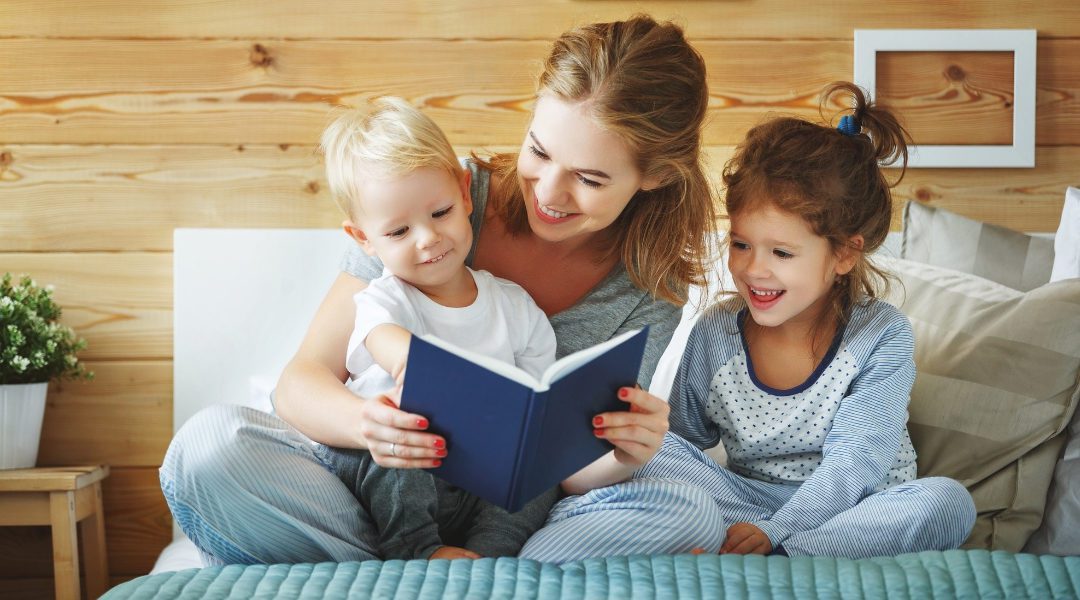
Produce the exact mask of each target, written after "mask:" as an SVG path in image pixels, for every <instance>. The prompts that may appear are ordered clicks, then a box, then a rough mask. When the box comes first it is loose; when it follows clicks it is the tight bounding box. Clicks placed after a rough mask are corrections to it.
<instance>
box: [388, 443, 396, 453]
mask: <svg viewBox="0 0 1080 600" xmlns="http://www.w3.org/2000/svg"><path fill="white" fill-rule="evenodd" d="M390 454H393V455H394V456H397V442H390Z"/></svg>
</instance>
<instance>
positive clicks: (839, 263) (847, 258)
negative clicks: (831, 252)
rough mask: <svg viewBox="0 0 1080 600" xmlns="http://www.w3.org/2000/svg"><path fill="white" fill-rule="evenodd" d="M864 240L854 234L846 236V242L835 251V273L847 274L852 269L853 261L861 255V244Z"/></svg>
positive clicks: (857, 259) (855, 261) (853, 266)
mask: <svg viewBox="0 0 1080 600" xmlns="http://www.w3.org/2000/svg"><path fill="white" fill-rule="evenodd" d="M865 243H866V240H865V239H863V236H861V235H859V234H855V235H853V236H851V237H850V238H848V242H847V243H846V244H844V245H843V246H841V247H840V250H839V251H837V253H836V274H837V275H847V274H848V273H849V272H850V271H851V270H852V269H854V268H855V263H857V262H858V261H859V257H860V256H862V249H863V245H865Z"/></svg>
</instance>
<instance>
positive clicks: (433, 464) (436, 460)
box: [431, 459, 442, 467]
mask: <svg viewBox="0 0 1080 600" xmlns="http://www.w3.org/2000/svg"><path fill="white" fill-rule="evenodd" d="M431 462H432V466H433V467H438V466H441V465H442V461H441V460H439V459H435V460H433V461H431Z"/></svg>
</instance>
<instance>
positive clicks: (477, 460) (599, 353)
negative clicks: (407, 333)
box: [401, 327, 649, 512]
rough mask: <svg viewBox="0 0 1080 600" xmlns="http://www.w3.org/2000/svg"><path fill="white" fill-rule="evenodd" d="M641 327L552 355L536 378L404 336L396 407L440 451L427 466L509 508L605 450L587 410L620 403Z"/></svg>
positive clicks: (636, 365) (637, 354) (616, 407)
mask: <svg viewBox="0 0 1080 600" xmlns="http://www.w3.org/2000/svg"><path fill="white" fill-rule="evenodd" d="M648 332H649V329H648V327H646V328H644V329H639V330H637V331H630V332H627V333H624V334H622V335H619V336H617V337H614V338H612V339H610V340H608V341H606V342H604V343H602V344H598V345H596V346H593V347H591V348H586V349H584V350H581V351H578V352H575V353H573V354H570V355H567V356H564V357H563V358H561V359H559V360H557V361H555V363H554V364H552V365H551V366H550V367H549V368H548V369H547V370H546V371H545V372H544V373H543V375H542V376H541V377H540V379H539V380H536V379H534V378H533V377H531V376H529V374H528V373H526V372H525V371H523V370H521V369H518V368H517V367H515V366H514V365H509V364H506V363H504V362H502V361H499V360H496V359H493V358H490V357H487V356H481V355H478V354H476V353H473V352H469V351H468V350H464V349H461V348H458V347H456V346H453V345H452V344H449V343H447V342H444V341H442V340H440V339H437V338H432V337H416V336H414V337H413V338H412V341H411V342H410V344H409V358H408V365H409V366H408V368H407V369H406V370H405V385H404V388H403V390H402V393H401V408H402V409H403V410H406V411H408V412H411V413H416V414H419V415H423V416H425V417H427V418H428V419H429V421H430V422H431V426H430V428H429V431H431V432H433V433H437V434H439V435H441V436H443V437H445V438H446V446H447V449H448V450H449V453H448V455H447V457H446V458H445V459H444V460H443V462H442V466H440V467H437V468H435V469H431V473H432V474H434V475H436V476H438V477H441V478H442V479H444V480H445V481H447V482H448V483H450V484H452V485H456V486H457V487H460V488H462V489H464V490H466V491H468V492H471V493H473V494H475V495H477V496H479V497H481V498H483V499H485V500H487V501H488V502H491V503H492V504H495V505H496V506H501V507H502V508H505V509H506V510H509V511H511V512H516V511H518V510H520V509H521V508H522V507H523V506H524V505H525V504H526V503H527V502H528V501H529V500H532V499H533V498H535V497H537V496H539V495H540V494H541V493H543V492H544V491H546V490H548V489H550V488H551V487H553V486H555V485H556V484H558V483H559V482H560V481H562V480H563V479H565V478H566V477H568V476H570V475H572V474H573V473H575V472H577V471H578V470H580V469H581V468H582V467H584V466H586V465H588V464H589V463H591V462H593V461H594V460H596V459H597V458H600V457H601V456H603V455H604V454H606V453H607V452H608V451H610V450H611V449H612V446H611V444H609V443H608V442H607V441H605V440H603V439H600V438H597V437H596V436H595V435H593V427H592V418H593V417H594V416H596V415H597V414H599V413H602V412H607V411H622V410H628V409H629V407H628V406H627V404H626V403H625V402H621V401H620V400H619V399H618V398H617V394H618V390H619V388H620V387H623V386H631V387H632V386H633V385H634V384H635V383H636V382H637V375H638V370H639V369H640V368H641V360H642V356H643V355H644V354H645V340H646V338H647V337H648Z"/></svg>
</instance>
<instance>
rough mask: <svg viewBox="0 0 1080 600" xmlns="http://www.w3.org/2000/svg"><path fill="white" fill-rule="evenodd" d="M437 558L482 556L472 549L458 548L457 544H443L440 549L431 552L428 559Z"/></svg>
mask: <svg viewBox="0 0 1080 600" xmlns="http://www.w3.org/2000/svg"><path fill="white" fill-rule="evenodd" d="M437 558H445V559H448V560H454V559H456V558H480V555H479V554H477V553H475V552H473V551H472V550H466V549H464V548H458V547H457V546H441V547H439V549H438V550H436V551H434V552H432V553H431V556H429V557H428V560H435V559H437Z"/></svg>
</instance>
